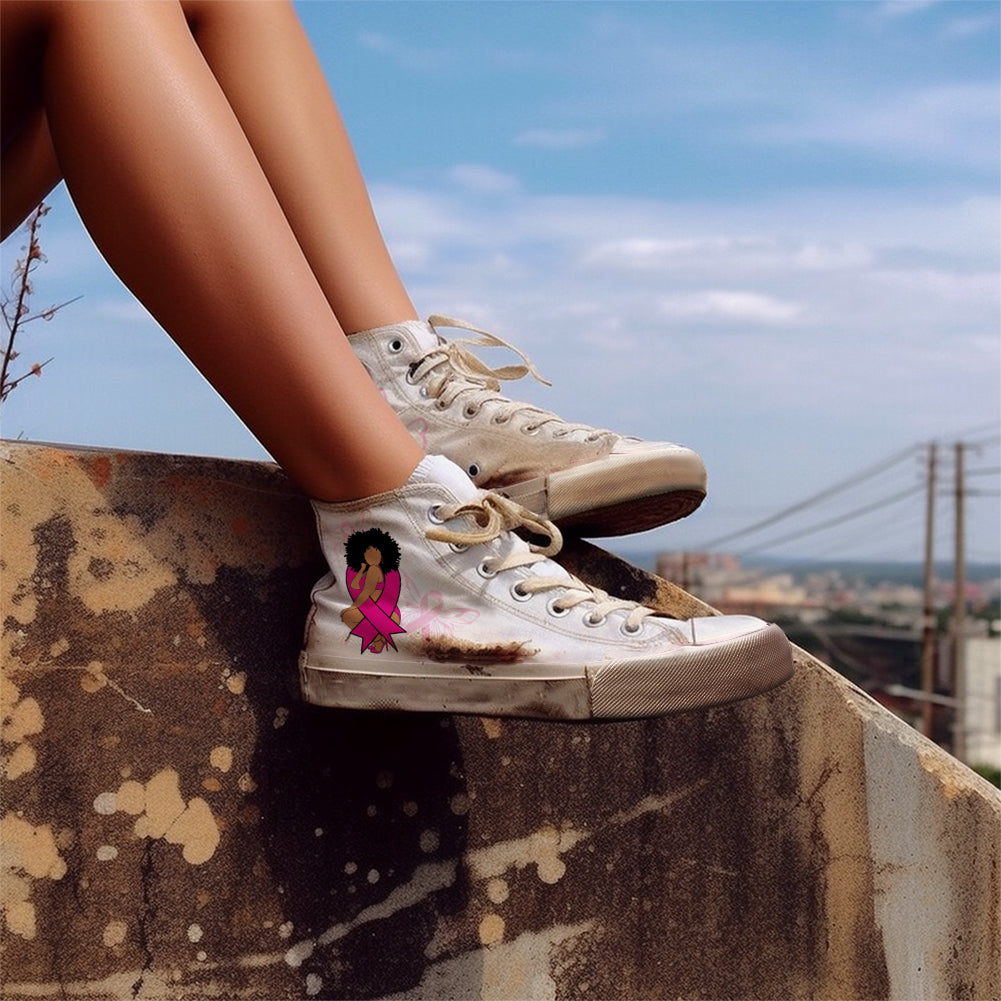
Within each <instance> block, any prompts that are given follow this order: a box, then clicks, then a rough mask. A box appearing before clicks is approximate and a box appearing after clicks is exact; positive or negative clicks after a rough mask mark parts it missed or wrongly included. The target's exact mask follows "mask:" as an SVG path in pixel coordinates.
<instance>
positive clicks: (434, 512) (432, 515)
mask: <svg viewBox="0 0 1001 1001" xmlns="http://www.w3.org/2000/svg"><path fill="white" fill-rule="evenodd" d="M440 510H441V505H440V504H432V505H431V507H429V508H428V521H430V522H431V524H432V525H444V524H445V519H444V518H441V517H439V515H438V512H439V511H440Z"/></svg>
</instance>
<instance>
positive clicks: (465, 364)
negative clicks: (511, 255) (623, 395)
mask: <svg viewBox="0 0 1001 1001" xmlns="http://www.w3.org/2000/svg"><path fill="white" fill-rule="evenodd" d="M428 323H429V324H430V326H431V328H432V329H433V330H434V332H435V334H437V335H438V337H439V343H438V344H436V345H435V346H434V347H433V348H432V349H431V350H430V351H428V352H427V353H426V354H425V355H424V356H423V357H422V358H421V359H420V360H419V361H417V362H415V363H414V364H413V365H412V366H411V367H410V372H409V373H408V375H407V379H408V380H409V381H410V382H412V383H421V382H423V383H424V388H425V390H426V392H427V394H428V396H429V397H431V398H433V399H434V400H435V401H436V405H437V406H439V407H440V408H441V409H443V410H444V409H447V408H448V407H450V406H452V404H453V403H455V402H456V400H458V399H459V398H460V397H462V400H461V402H462V405H463V408H464V413H465V415H466V416H467V417H470V418H472V417H475V416H476V415H477V414H478V413H479V411H480V409H481V408H482V407H483V406H484V404H486V403H490V404H492V407H491V411H492V417H491V419H492V420H493V421H494V422H495V423H497V424H506V423H508V421H510V420H511V419H512V418H513V417H514V416H515V415H517V414H519V413H525V414H528V415H530V420H529V422H528V423H527V424H525V425H524V427H523V428H522V430H524V431H525V432H526V433H527V434H534V433H535V432H537V431H538V430H539V428H541V427H542V426H543V425H545V424H552V423H557V424H559V427H558V428H557V429H556V430H554V431H553V435H554V437H558V438H561V437H565V436H566V435H568V434H571V433H572V432H574V431H583V432H586V433H587V440H588V441H598V440H599V439H600V438H602V437H604V436H605V435H610V434H611V433H612V432H610V431H603V430H600V429H597V428H593V427H591V426H590V425H589V424H575V423H571V422H570V421H566V420H564V419H563V418H562V417H559V416H557V415H556V414H553V413H550V412H549V411H548V410H542V409H541V408H539V407H534V406H532V405H530V404H528V403H518V402H516V401H513V400H510V399H508V398H507V397H506V396H503V395H500V384H501V380H513V379H522V378H524V377H525V376H527V375H530V376H532V378H533V379H535V380H536V381H538V382H541V383H542V384H543V385H544V386H549V385H552V384H551V383H550V382H549V381H548V380H547V379H545V378H544V377H543V376H542V375H541V374H540V372H539V370H538V369H537V368H536V367H535V365H533V364H532V361H531V359H529V357H528V355H526V354H525V353H524V352H523V351H519V350H518V348H516V347H515V346H514V345H513V344H509V343H508V342H507V341H505V340H503V339H502V338H500V337H497V336H496V335H495V334H491V333H489V332H487V331H486V330H481V329H480V328H479V327H474V326H472V324H469V323H466V322H465V321H464V320H456V319H455V318H453V317H449V316H438V315H435V316H429V317H428ZM438 327H456V328H458V329H460V330H468V331H469V332H470V333H474V334H477V335H479V336H478V337H476V338H458V339H456V340H446V339H445V338H443V337H441V335H440V334H438ZM470 347H496V348H507V349H508V350H509V351H513V352H514V353H515V354H516V355H517V356H518V357H519V358H520V359H521V361H522V364H521V365H502V366H500V367H499V368H491V367H490V366H489V365H487V364H486V363H485V362H483V361H482V360H481V359H480V358H478V357H477V356H476V355H475V354H473V353H472V351H470V350H469V348H470Z"/></svg>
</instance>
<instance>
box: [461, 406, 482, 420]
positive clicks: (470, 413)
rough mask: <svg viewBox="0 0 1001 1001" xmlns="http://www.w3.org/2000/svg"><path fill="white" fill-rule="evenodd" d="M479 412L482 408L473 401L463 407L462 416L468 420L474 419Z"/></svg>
mask: <svg viewBox="0 0 1001 1001" xmlns="http://www.w3.org/2000/svg"><path fill="white" fill-rule="evenodd" d="M479 412H480V408H479V407H475V406H473V404H472V403H470V404H467V405H466V406H465V407H464V408H463V411H462V416H463V417H465V418H466V420H472V419H473V418H474V417H475V416H476V415H477V414H478V413H479Z"/></svg>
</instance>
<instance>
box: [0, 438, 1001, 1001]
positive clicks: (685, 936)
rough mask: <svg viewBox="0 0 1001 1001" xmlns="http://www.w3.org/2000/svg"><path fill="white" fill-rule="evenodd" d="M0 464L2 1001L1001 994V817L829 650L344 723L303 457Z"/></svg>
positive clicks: (680, 609) (660, 590)
mask: <svg viewBox="0 0 1001 1001" xmlns="http://www.w3.org/2000/svg"><path fill="white" fill-rule="evenodd" d="M0 471H2V472H0V475H2V482H0V509H2V510H0V514H2V522H0V532H2V594H0V614H2V619H3V648H2V650H3V674H2V692H0V694H2V707H3V732H2V737H3V744H2V751H3V761H2V768H3V775H4V779H3V805H2V818H0V836H2V849H3V850H2V861H3V867H4V869H3V876H2V882H0V893H2V901H3V916H4V922H3V934H2V950H3V952H2V967H0V969H2V996H3V997H5V998H38V997H52V998H126V999H127V998H191V999H196V998H197V999H202V998H227V999H229V998H259V999H278V998H311V997H315V998H497V999H500V998H512V999H544V998H571V997H572V998H628V999H633V998H667V997H671V998H741V999H745V998H771V999H776V998H839V999H840V998H900V999H915V998H973V999H989V998H997V997H999V994H1001V984H999V973H998V971H999V958H1001V954H999V937H998V924H999V908H998V887H999V873H998V860H999V819H1001V797H999V795H998V792H997V790H996V789H994V788H992V787H991V786H989V785H988V784H987V783H986V782H984V781H983V780H981V779H980V778H978V777H977V776H975V775H974V774H973V773H972V772H970V771H969V770H967V769H966V768H965V767H963V766H962V765H960V764H959V763H957V762H956V761H955V760H953V759H952V758H950V757H949V756H948V755H946V754H944V753H943V752H942V751H941V750H939V749H938V748H937V747H936V746H934V745H932V744H930V743H928V742H926V741H925V740H924V739H923V738H922V737H920V736H919V735H918V734H916V733H915V732H913V731H912V730H911V729H909V728H908V727H907V726H905V725H904V724H902V723H901V722H899V721H898V720H896V719H895V718H894V717H892V716H891V715H889V714H887V713H886V712H884V711H883V710H882V709H880V708H879V707H878V706H877V705H876V704H875V703H873V702H872V701H871V700H869V699H868V698H867V697H866V696H865V695H863V694H862V693H861V692H859V691H858V690H856V689H854V688H853V687H852V686H851V685H849V684H848V683H847V682H845V681H844V680H843V679H842V678H840V677H839V676H837V675H836V674H834V673H833V672H831V671H830V670H828V669H827V668H826V667H824V666H823V665H822V664H820V663H818V662H817V661H814V660H812V659H810V658H808V657H806V656H805V655H800V656H799V658H798V666H797V673H796V677H795V678H794V679H793V681H791V682H790V683H789V684H787V685H785V686H784V687H783V688H781V689H780V690H779V691H777V692H775V693H773V694H772V695H770V696H765V697H763V698H759V699H756V700H752V701H749V702H746V703H743V704H741V705H738V706H735V707H731V708H726V709H718V710H713V711H711V712H706V713H696V714H689V715H684V716H678V717H674V718H669V719H662V720H653V721H647V722H636V723H610V724H603V725H581V724H561V723H548V722H540V721H511V720H504V721H501V720H496V719H481V718H475V717H468V718H466V717H439V716H418V715H396V716H393V715H383V714H368V713H350V712H333V711H329V710H317V709H314V708H311V707H307V706H304V705H303V704H301V703H300V702H299V701H298V698H297V695H296V687H295V686H296V677H295V662H296V655H297V652H298V647H299V641H300V634H301V626H302V622H303V617H304V613H305V606H306V601H307V595H308V590H309V586H310V585H311V583H312V582H313V579H314V578H315V577H316V576H318V575H319V573H320V560H319V554H318V551H317V549H316V547H315V543H314V540H313V534H312V522H311V518H310V514H309V511H308V506H307V505H306V504H305V503H304V502H303V500H302V499H301V498H300V497H299V496H298V494H297V493H296V492H295V491H294V490H293V489H292V488H291V487H290V486H289V485H288V483H287V482H286V480H285V479H284V477H283V476H282V475H281V474H280V473H279V472H278V471H277V470H276V469H275V468H274V467H272V466H268V465H266V464H258V463H240V462H228V461H220V460H212V459H199V458H180V457H173V456H160V455H148V454H136V453H131V454H130V453H116V452H107V451H95V450H84V449H76V448H73V449H70V448H59V447H53V446H39V445H32V444H26V443H13V442H8V443H5V444H4V445H3V446H2V454H0ZM567 559H568V562H571V563H573V564H574V566H575V568H576V570H577V572H579V573H580V574H581V575H582V576H586V577H589V578H590V579H591V580H592V581H595V582H597V583H599V584H601V585H602V586H604V587H606V588H607V589H608V590H610V591H613V592H616V591H617V592H620V593H622V592H625V593H629V594H630V595H632V596H638V597H641V598H642V599H643V600H646V601H648V602H649V603H651V604H654V605H656V606H658V607H660V608H662V609H664V610H665V611H668V612H671V613H673V614H682V615H687V614H692V613H693V612H694V611H696V610H697V608H698V607H699V606H698V603H697V602H695V599H693V598H691V597H690V596H688V595H686V594H685V593H684V592H682V591H680V590H679V589H677V588H675V587H672V586H671V585H669V584H667V583H665V582H663V581H658V580H656V579H655V578H653V577H651V576H649V575H647V574H644V573H642V572H641V571H638V570H636V569H635V568H631V567H628V566H626V565H625V564H623V563H621V562H619V561H618V560H616V559H614V558H612V557H609V556H607V554H603V553H602V552H601V551H600V550H596V549H594V548H593V547H589V546H586V545H578V546H575V547H571V548H570V550H569V551H568V553H567Z"/></svg>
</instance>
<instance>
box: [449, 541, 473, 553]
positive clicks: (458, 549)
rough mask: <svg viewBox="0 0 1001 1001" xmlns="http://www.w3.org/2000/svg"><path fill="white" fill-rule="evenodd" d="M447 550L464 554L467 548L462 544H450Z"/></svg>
mask: <svg viewBox="0 0 1001 1001" xmlns="http://www.w3.org/2000/svg"><path fill="white" fill-rule="evenodd" d="M448 548H449V549H451V550H452V552H453V553H464V552H465V551H466V550H467V549H468V548H469V546H467V545H466V544H465V543H464V542H450V543H449V544H448Z"/></svg>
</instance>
